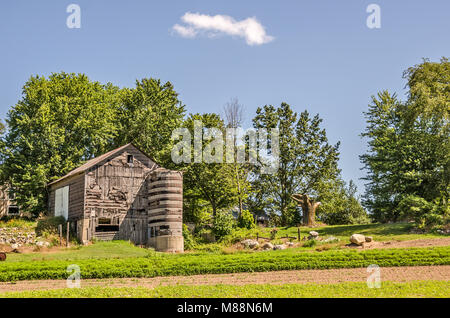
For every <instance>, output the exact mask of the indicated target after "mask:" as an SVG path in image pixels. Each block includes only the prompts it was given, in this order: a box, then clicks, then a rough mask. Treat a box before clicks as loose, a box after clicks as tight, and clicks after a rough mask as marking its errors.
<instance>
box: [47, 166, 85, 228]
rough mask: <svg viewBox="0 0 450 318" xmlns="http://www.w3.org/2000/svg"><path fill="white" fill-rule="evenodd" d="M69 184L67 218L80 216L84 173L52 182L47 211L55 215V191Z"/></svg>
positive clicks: (81, 214)
mask: <svg viewBox="0 0 450 318" xmlns="http://www.w3.org/2000/svg"><path fill="white" fill-rule="evenodd" d="M65 186H69V220H76V219H79V218H82V217H83V215H84V174H80V175H76V176H73V177H70V178H67V179H64V180H61V181H60V182H58V183H56V184H53V185H52V186H51V189H50V197H49V211H50V214H51V215H55V191H56V190H57V189H59V188H62V187H65Z"/></svg>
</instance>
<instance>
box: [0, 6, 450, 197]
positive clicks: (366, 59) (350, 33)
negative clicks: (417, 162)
mask: <svg viewBox="0 0 450 318" xmlns="http://www.w3.org/2000/svg"><path fill="white" fill-rule="evenodd" d="M71 3H75V4H78V5H79V6H80V8H81V28H80V29H69V28H68V27H67V26H66V19H67V17H68V16H69V13H66V8H67V6H68V5H69V4H71ZM371 3H375V4H378V5H379V6H380V8H381V28H380V29H369V28H368V27H367V25H366V19H367V16H368V15H369V13H367V12H366V8H367V6H368V5H369V4H371ZM187 12H191V13H199V14H203V15H210V16H214V15H226V16H230V17H232V18H233V19H234V20H236V21H241V20H244V19H247V18H251V17H255V18H256V19H257V20H258V21H259V23H260V24H261V25H262V26H263V27H264V28H265V32H266V34H267V35H268V36H272V37H273V40H272V41H269V42H268V43H265V44H261V45H248V44H247V43H246V41H245V39H244V38H242V37H239V36H230V35H226V34H218V35H217V36H214V37H208V36H206V35H202V34H199V35H197V36H196V37H194V38H184V37H182V36H180V35H179V34H176V32H174V31H173V30H172V28H173V26H174V25H175V24H180V25H184V22H183V21H182V20H181V17H182V16H183V15H184V14H185V13H187ZM449 12H450V1H447V0H442V1H424V0H422V1H417V0H396V1H392V0H391V1H379V0H378V1H375V0H374V1H358V0H347V1H344V0H341V1H336V0H328V1H325V0H322V1H300V0H295V1H266V0H252V1H232V0H228V1H211V0H209V1H186V0H178V1H150V0H147V1H144V0H141V1H137V0H135V1H101V0H94V1H93V0H90V1H84V0H83V1H82V0H72V1H63V0H54V1H45V0H43V1H19V0H15V1H2V2H1V3H0V45H1V47H0V48H1V50H0V87H1V90H0V117H1V118H2V119H4V118H5V116H6V113H7V111H8V109H9V108H10V107H11V106H12V105H14V104H15V103H16V102H17V101H18V100H19V99H20V98H21V88H22V86H23V84H24V83H25V81H26V80H27V79H28V78H29V77H30V75H35V74H39V75H49V74H50V73H52V72H59V71H65V72H75V73H85V74H87V75H88V76H89V77H90V78H91V79H92V80H96V81H100V82H103V83H105V82H111V83H113V84H115V85H118V86H120V87H132V86H134V82H135V80H136V79H140V78H143V77H156V78H161V80H163V81H170V82H172V83H173V84H174V86H175V89H176V90H177V91H178V92H179V93H180V98H181V100H182V101H183V103H184V104H186V106H187V110H188V111H189V112H220V111H221V109H222V107H223V105H224V104H225V103H226V102H227V101H229V100H230V99H231V98H233V97H237V98H238V99H239V101H240V102H241V103H242V104H243V105H244V106H245V108H246V126H247V127H249V126H250V125H251V118H252V117H253V116H254V113H255V110H256V108H257V107H258V106H263V105H265V104H273V105H279V104H280V103H281V102H282V101H285V102H287V103H289V104H290V105H291V106H292V107H293V108H294V109H295V110H296V111H297V112H301V111H303V110H304V109H307V110H308V111H310V113H312V114H316V113H319V114H320V116H321V117H322V118H323V126H324V127H325V128H326V129H327V133H328V136H329V139H330V140H331V141H332V142H333V143H334V142H337V141H338V140H340V141H341V160H340V168H341V169H342V173H343V176H344V178H345V179H346V180H347V181H348V180H349V179H354V180H355V181H356V182H357V184H358V186H359V190H360V191H363V188H362V185H363V181H361V180H358V179H359V178H360V177H362V176H363V175H364V172H363V171H361V170H360V168H361V164H360V162H359V158H358V156H359V155H360V154H362V153H363V152H364V150H365V141H364V140H362V139H361V138H360V137H359V134H360V133H361V132H362V131H363V130H364V127H365V122H364V118H363V115H362V112H363V111H365V110H366V109H367V104H368V103H369V101H370V96H371V95H374V94H376V93H377V92H378V91H380V90H382V89H388V90H389V91H392V92H398V93H399V94H400V95H401V96H402V95H403V94H404V93H405V90H404V86H405V81H404V80H403V79H402V72H403V71H404V70H405V69H406V68H407V67H409V66H412V65H414V64H417V63H420V61H421V58H422V57H427V58H430V59H431V60H435V61H436V60H438V59H439V58H440V57H441V56H447V57H448V56H449V55H450V54H449V53H450V37H449V34H450V19H449Z"/></svg>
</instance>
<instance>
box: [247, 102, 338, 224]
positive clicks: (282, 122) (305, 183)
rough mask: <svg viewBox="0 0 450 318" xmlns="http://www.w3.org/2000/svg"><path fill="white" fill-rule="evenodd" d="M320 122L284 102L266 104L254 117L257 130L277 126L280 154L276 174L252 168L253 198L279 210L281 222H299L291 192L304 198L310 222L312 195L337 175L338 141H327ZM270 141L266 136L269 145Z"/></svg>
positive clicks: (311, 218) (311, 219)
mask: <svg viewBox="0 0 450 318" xmlns="http://www.w3.org/2000/svg"><path fill="white" fill-rule="evenodd" d="M321 122H322V119H320V118H319V116H318V115H316V116H314V117H311V116H310V115H309V113H308V112H307V111H304V112H302V113H301V114H300V115H299V116H298V115H297V114H296V113H295V112H294V111H293V110H292V109H291V107H290V106H289V105H288V104H286V103H282V104H281V106H280V107H279V108H275V107H274V106H272V105H270V106H267V105H266V106H264V107H263V108H258V109H257V111H256V117H255V118H254V119H253V124H254V127H255V128H256V129H261V128H265V129H271V128H278V129H279V153H280V155H279V169H278V170H277V171H276V173H274V174H261V173H260V170H259V169H258V167H256V169H255V170H254V176H255V178H254V180H253V188H254V189H255V196H254V198H257V200H258V202H259V204H260V205H263V209H265V210H269V211H272V213H277V211H279V212H280V213H281V223H282V224H291V223H299V221H300V220H299V217H298V207H297V204H296V202H295V201H294V200H293V198H292V195H293V194H300V195H301V196H304V198H306V200H305V205H304V206H303V220H304V223H306V224H309V225H311V224H313V223H314V216H315V215H314V211H315V210H314V208H315V207H317V204H316V203H317V202H315V201H314V199H312V198H313V197H317V196H318V195H319V194H320V191H321V188H322V187H323V186H324V184H326V183H327V182H328V181H329V180H331V179H335V178H336V177H337V176H338V174H339V170H338V168H337V162H338V156H339V152H338V149H339V143H337V144H336V145H330V144H329V143H328V139H327V136H326V132H325V130H324V129H322V128H320V123H321ZM270 142H271V140H270V138H269V148H270Z"/></svg>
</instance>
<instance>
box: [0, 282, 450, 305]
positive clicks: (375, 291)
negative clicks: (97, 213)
mask: <svg viewBox="0 0 450 318" xmlns="http://www.w3.org/2000/svg"><path fill="white" fill-rule="evenodd" d="M449 288H450V283H449V282H448V281H428V280H427V281H412V282H391V281H384V280H383V282H382V288H367V283H366V282H364V283H361V282H341V283H338V284H316V283H314V284H312V283H309V284H282V285H281V284H280V285H279V284H276V285H274V284H245V285H222V284H217V285H197V286H196V285H176V286H172V285H170V286H157V287H155V288H145V287H104V286H101V287H84V288H64V289H54V290H33V291H21V292H6V293H3V294H1V296H2V297H4V298H316V297H317V298H360V297H363V298H369V297H370V298H372V297H373V298H379V297H381V298H389V297H392V298H400V297H402V298H416V297H426V298H437V297H440V298H448V289H449ZM255 308H257V309H258V308H262V307H260V306H258V305H256V307H255Z"/></svg>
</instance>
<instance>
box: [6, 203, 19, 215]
mask: <svg viewBox="0 0 450 318" xmlns="http://www.w3.org/2000/svg"><path fill="white" fill-rule="evenodd" d="M18 214H19V207H18V206H15V205H10V206H9V207H8V215H18Z"/></svg>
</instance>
